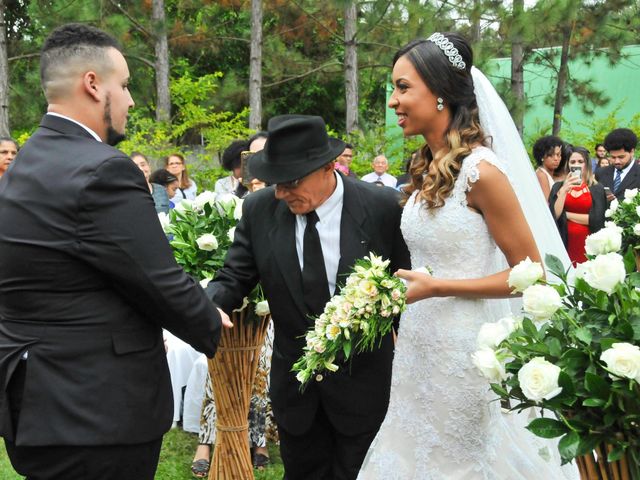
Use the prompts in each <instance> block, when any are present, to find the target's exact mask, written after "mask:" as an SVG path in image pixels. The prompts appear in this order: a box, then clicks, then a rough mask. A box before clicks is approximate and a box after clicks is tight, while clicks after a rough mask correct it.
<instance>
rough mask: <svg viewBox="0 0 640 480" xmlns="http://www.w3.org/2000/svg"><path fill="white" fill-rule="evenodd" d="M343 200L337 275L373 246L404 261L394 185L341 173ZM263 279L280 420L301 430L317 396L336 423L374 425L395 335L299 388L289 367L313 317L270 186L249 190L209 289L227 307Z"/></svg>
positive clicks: (349, 430)
mask: <svg viewBox="0 0 640 480" xmlns="http://www.w3.org/2000/svg"><path fill="white" fill-rule="evenodd" d="M341 177H342V179H343V182H344V201H343V208H342V219H341V226H340V262H339V267H338V280H339V283H340V284H343V283H344V280H345V279H346V276H345V275H346V274H348V273H349V272H350V269H351V267H352V266H353V264H354V262H355V261H356V260H357V259H359V258H362V257H364V256H366V255H368V254H369V252H370V251H372V252H375V253H377V254H378V255H382V256H383V257H384V258H388V259H391V265H390V268H391V270H392V271H395V269H398V268H409V267H410V259H409V252H408V250H407V247H406V244H405V242H404V239H403V238H402V234H401V232H400V217H401V212H402V209H401V207H400V205H399V201H398V197H397V192H395V191H394V190H392V189H387V188H380V187H377V186H375V185H370V184H367V183H365V182H360V181H358V180H351V179H349V178H345V177H344V176H341ZM257 282H260V284H261V285H262V287H263V289H264V292H265V294H266V297H267V300H268V301H269V307H270V309H271V314H272V317H273V322H274V326H275V336H274V346H273V356H272V359H271V390H270V395H271V402H272V406H273V411H274V414H275V418H276V421H277V423H278V425H279V426H280V427H282V428H284V429H286V430H287V431H288V432H290V433H292V434H294V435H296V434H302V433H304V432H305V431H306V430H307V429H308V428H309V427H310V426H311V423H312V421H313V419H314V415H315V412H316V410H317V408H318V405H319V404H320V403H321V404H322V406H323V408H324V410H325V411H326V413H327V415H328V417H329V420H330V421H331V422H332V424H333V425H334V426H335V428H337V429H338V430H339V431H341V432H343V433H344V434H347V435H355V434H359V433H364V432H368V431H372V430H376V429H377V428H379V426H380V423H381V422H382V420H383V419H384V416H385V414H386V411H387V407H388V403H389V391H390V382H391V362H392V358H393V342H392V339H391V335H387V336H386V337H385V338H384V339H383V341H382V344H381V347H380V348H379V349H377V350H375V351H373V352H367V353H364V354H361V355H358V356H356V357H354V359H353V361H352V363H351V364H350V366H349V364H346V365H342V366H341V367H340V369H339V370H338V371H337V372H336V373H331V374H328V375H324V378H323V379H322V380H321V381H315V380H311V381H310V383H309V385H308V386H307V388H306V390H305V391H304V393H301V392H300V384H299V383H298V381H297V380H296V378H295V374H294V373H293V372H291V367H292V366H293V363H294V362H295V361H296V360H297V359H298V358H299V357H300V355H301V354H302V348H303V346H304V343H305V341H304V335H305V333H306V332H307V330H308V329H309V327H311V326H312V325H313V321H312V320H311V319H310V318H309V312H308V311H307V308H306V306H305V304H304V301H303V294H302V274H301V272H300V266H299V262H298V256H297V253H296V246H295V215H293V214H292V213H291V212H290V211H289V209H288V207H287V205H286V203H285V202H282V201H279V200H277V199H276V198H275V196H274V190H273V187H269V188H266V189H263V190H260V191H258V192H256V193H254V194H251V195H249V197H247V199H246V200H245V202H244V205H243V215H242V220H241V221H240V223H239V224H238V227H237V228H236V231H235V236H234V242H233V245H232V246H231V248H230V250H229V253H228V255H227V259H226V262H225V264H224V267H223V268H222V269H220V270H219V271H218V273H217V275H216V278H215V279H214V280H213V281H212V282H211V283H210V284H209V286H208V287H207V293H209V294H210V295H211V297H212V298H213V300H214V302H216V303H217V304H219V305H220V306H221V307H222V308H223V309H224V310H225V311H231V310H232V309H233V308H235V307H237V306H238V305H240V304H241V302H242V299H243V297H245V296H246V295H247V294H248V293H249V292H250V291H251V290H252V289H253V287H254V286H255V285H256V283H257Z"/></svg>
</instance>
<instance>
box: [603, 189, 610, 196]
mask: <svg viewBox="0 0 640 480" xmlns="http://www.w3.org/2000/svg"><path fill="white" fill-rule="evenodd" d="M604 193H605V195H609V194H610V193H611V189H610V188H609V187H604Z"/></svg>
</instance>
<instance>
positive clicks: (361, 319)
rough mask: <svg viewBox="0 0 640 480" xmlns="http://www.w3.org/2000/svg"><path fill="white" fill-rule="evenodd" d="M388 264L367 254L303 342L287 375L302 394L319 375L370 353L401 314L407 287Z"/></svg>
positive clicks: (333, 370) (329, 302) (377, 257)
mask: <svg viewBox="0 0 640 480" xmlns="http://www.w3.org/2000/svg"><path fill="white" fill-rule="evenodd" d="M388 266H389V260H384V259H382V257H379V256H376V255H374V254H373V253H370V254H369V256H368V257H365V258H363V259H361V260H358V261H357V262H356V265H355V266H354V267H353V271H352V273H351V274H350V275H349V276H348V277H347V280H346V283H345V285H344V286H343V287H342V288H341V289H340V292H339V293H338V294H336V295H334V296H333V297H332V298H331V299H330V300H329V301H328V302H327V304H326V306H325V308H324V311H323V312H322V314H321V315H320V316H319V317H317V318H316V319H315V320H314V326H313V328H311V329H310V330H309V331H308V332H307V334H306V336H305V346H304V348H303V355H302V356H301V357H300V359H299V360H298V361H297V362H296V363H295V364H294V365H293V368H292V371H294V372H295V373H296V378H297V379H298V381H299V382H300V384H301V389H304V387H305V386H306V384H307V382H308V381H309V380H310V379H311V378H312V377H313V376H314V375H315V374H318V373H320V372H323V371H329V372H335V371H337V370H338V369H339V368H340V364H341V363H343V362H346V361H348V360H349V359H350V358H351V356H352V355H354V354H358V353H361V352H364V351H371V350H373V349H374V348H376V345H378V344H379V342H380V341H381V340H382V338H383V337H384V336H385V335H387V334H388V333H389V332H390V331H391V328H392V325H393V318H394V317H395V316H397V315H399V314H400V313H401V312H403V311H404V309H405V308H406V300H405V295H406V287H405V285H404V283H403V282H402V281H401V280H400V279H399V278H397V277H394V276H392V275H391V274H390V273H389V272H388V271H387V268H388Z"/></svg>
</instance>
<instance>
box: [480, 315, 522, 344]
mask: <svg viewBox="0 0 640 480" xmlns="http://www.w3.org/2000/svg"><path fill="white" fill-rule="evenodd" d="M515 329H516V321H515V320H514V318H513V317H505V318H501V319H500V320H498V321H497V322H492V323H485V324H483V325H482V326H481V327H480V331H479V332H478V338H477V340H476V341H477V345H478V348H479V349H483V348H491V349H494V348H496V347H497V346H498V345H500V343H501V342H502V341H503V340H504V339H505V338H507V337H508V336H509V335H510V334H511V332H513V331H514V330H515Z"/></svg>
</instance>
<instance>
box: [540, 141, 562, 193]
mask: <svg viewBox="0 0 640 480" xmlns="http://www.w3.org/2000/svg"><path fill="white" fill-rule="evenodd" d="M563 145H564V142H563V141H562V140H561V139H560V138H558V137H555V136H553V135H547V136H545V137H541V138H539V139H538V140H537V141H536V143H534V144H533V158H535V160H536V163H537V164H538V168H537V169H536V177H538V182H540V188H542V193H544V198H545V199H546V200H549V192H551V187H553V184H554V183H556V182H557V181H558V180H561V178H557V177H558V174H559V172H560V171H563V170H564V169H563V167H564V165H563V162H562V147H563ZM562 179H563V178H562Z"/></svg>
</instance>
